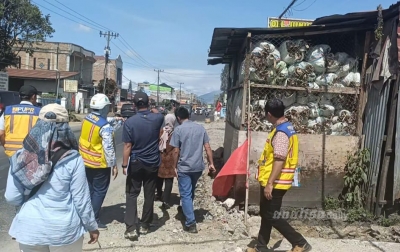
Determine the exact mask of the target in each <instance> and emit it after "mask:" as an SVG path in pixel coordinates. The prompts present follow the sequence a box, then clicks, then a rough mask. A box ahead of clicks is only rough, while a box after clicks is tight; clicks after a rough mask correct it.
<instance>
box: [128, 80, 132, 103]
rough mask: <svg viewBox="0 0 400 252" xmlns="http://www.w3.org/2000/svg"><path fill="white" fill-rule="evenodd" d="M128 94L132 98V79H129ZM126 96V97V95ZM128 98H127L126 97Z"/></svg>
mask: <svg viewBox="0 0 400 252" xmlns="http://www.w3.org/2000/svg"><path fill="white" fill-rule="evenodd" d="M129 94H130V96H129V97H130V98H131V99H132V81H131V80H129ZM127 98H128V97H127ZM127 100H128V99H127Z"/></svg>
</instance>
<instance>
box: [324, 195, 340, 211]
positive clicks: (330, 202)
mask: <svg viewBox="0 0 400 252" xmlns="http://www.w3.org/2000/svg"><path fill="white" fill-rule="evenodd" d="M341 207H342V204H341V202H340V201H339V199H338V198H335V197H332V196H328V197H326V198H325V199H324V209H325V210H337V209H340V208H341Z"/></svg>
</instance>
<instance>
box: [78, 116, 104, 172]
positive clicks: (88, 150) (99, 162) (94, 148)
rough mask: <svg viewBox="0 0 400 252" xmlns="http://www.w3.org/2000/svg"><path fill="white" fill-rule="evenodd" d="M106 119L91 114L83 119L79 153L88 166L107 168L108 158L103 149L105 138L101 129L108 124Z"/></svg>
mask: <svg viewBox="0 0 400 252" xmlns="http://www.w3.org/2000/svg"><path fill="white" fill-rule="evenodd" d="M107 124H108V122H107V120H106V119H104V118H102V117H100V116H97V115H95V114H89V115H88V116H86V118H85V119H84V120H83V123H82V131H81V136H80V138H79V153H80V154H81V156H82V158H83V162H84V163H85V166H86V167H88V168H107V166H108V165H107V160H106V157H105V154H104V150H103V139H102V138H101V136H100V130H101V128H102V127H104V126H105V125H107Z"/></svg>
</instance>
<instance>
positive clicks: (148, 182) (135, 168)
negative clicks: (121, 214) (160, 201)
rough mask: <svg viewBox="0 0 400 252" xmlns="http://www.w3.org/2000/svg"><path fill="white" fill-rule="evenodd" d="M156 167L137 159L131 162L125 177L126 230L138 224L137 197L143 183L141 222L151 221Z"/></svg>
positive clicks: (129, 230)
mask: <svg viewBox="0 0 400 252" xmlns="http://www.w3.org/2000/svg"><path fill="white" fill-rule="evenodd" d="M157 175H158V167H151V166H146V165H144V164H143V163H141V162H139V161H134V162H131V163H130V165H129V169H128V176H127V177H126V210H125V224H126V230H127V231H128V232H131V231H133V230H136V229H137V226H138V224H139V219H138V214H137V198H138V196H139V194H140V190H141V188H142V185H143V191H144V204H143V212H142V219H141V222H142V223H144V224H150V223H151V222H152V221H153V213H154V209H153V208H154V196H155V195H154V194H155V191H156V184H157V177H158V176H157Z"/></svg>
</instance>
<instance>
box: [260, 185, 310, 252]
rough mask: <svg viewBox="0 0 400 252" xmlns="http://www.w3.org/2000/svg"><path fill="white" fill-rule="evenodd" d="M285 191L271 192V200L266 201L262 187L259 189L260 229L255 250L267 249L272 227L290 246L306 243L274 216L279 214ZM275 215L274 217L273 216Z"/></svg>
mask: <svg viewBox="0 0 400 252" xmlns="http://www.w3.org/2000/svg"><path fill="white" fill-rule="evenodd" d="M286 192H287V190H279V189H273V190H272V199H271V200H268V199H267V198H265V196H264V187H261V191H260V216H261V227H260V231H259V233H258V244H257V248H258V249H259V250H260V251H263V250H265V249H266V248H267V245H268V243H269V240H270V238H271V231H272V227H274V228H275V229H276V230H278V231H279V233H281V234H282V235H283V236H284V237H285V238H286V240H288V241H289V242H290V243H291V244H292V246H293V247H294V246H296V245H298V246H300V247H302V246H304V245H305V244H306V243H307V241H306V240H305V239H304V237H303V236H302V235H301V234H299V233H298V232H297V231H296V230H294V228H293V227H292V226H290V224H289V223H288V222H287V221H286V220H285V219H283V218H282V217H279V215H277V214H275V212H277V213H279V212H280V211H281V207H282V199H283V196H284V195H285V193H286ZM274 215H275V216H274Z"/></svg>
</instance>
